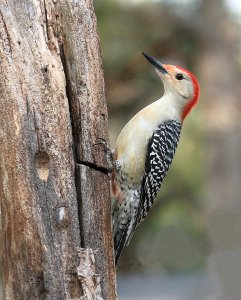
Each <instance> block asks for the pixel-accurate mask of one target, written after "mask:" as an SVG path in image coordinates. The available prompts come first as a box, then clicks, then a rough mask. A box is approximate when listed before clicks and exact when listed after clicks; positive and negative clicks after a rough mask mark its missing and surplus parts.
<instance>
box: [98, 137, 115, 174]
mask: <svg viewBox="0 0 241 300" xmlns="http://www.w3.org/2000/svg"><path fill="white" fill-rule="evenodd" d="M97 140H98V142H97V143H95V144H94V146H96V145H102V146H103V147H104V151H105V153H106V160H107V163H108V165H109V166H110V168H109V169H110V171H112V170H113V169H114V151H113V150H112V149H111V148H110V146H109V145H108V144H107V142H106V140H105V139H103V138H98V139H97Z"/></svg>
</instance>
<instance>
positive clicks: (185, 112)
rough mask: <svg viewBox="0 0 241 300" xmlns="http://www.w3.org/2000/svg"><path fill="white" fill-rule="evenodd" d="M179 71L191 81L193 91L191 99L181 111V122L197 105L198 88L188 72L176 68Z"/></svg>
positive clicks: (193, 77)
mask: <svg viewBox="0 0 241 300" xmlns="http://www.w3.org/2000/svg"><path fill="white" fill-rule="evenodd" d="M178 68H179V69H180V70H182V71H184V72H186V73H187V74H188V75H189V76H190V77H191V79H192V83H193V89H194V96H193V98H192V99H191V100H190V101H189V102H188V103H187V104H186V105H185V107H184V109H183V111H182V121H183V120H184V119H185V118H186V116H187V115H188V114H189V112H190V110H191V109H192V108H193V107H194V106H195V105H196V104H197V102H198V97H199V93H200V87H199V83H198V81H197V78H196V77H195V76H194V75H193V74H192V73H191V72H190V71H188V70H186V69H184V68H182V67H178Z"/></svg>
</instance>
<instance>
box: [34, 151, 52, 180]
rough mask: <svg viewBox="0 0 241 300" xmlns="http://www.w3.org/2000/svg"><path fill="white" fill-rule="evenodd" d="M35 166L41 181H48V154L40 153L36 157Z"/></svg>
mask: <svg viewBox="0 0 241 300" xmlns="http://www.w3.org/2000/svg"><path fill="white" fill-rule="evenodd" d="M35 165H36V169H37V173H38V176H39V178H40V179H41V180H43V181H47V179H48V176H49V155H48V153H46V152H38V153H37V154H36V155H35Z"/></svg>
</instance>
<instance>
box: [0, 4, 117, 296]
mask: <svg viewBox="0 0 241 300" xmlns="http://www.w3.org/2000/svg"><path fill="white" fill-rule="evenodd" d="M0 74H1V75H0V76H1V80H0V101H1V109H0V201H1V202H0V203H1V215H2V235H3V271H4V273H3V276H4V290H5V291H4V293H5V299H80V297H83V295H85V293H84V291H85V288H84V287H83V278H82V280H80V277H79V275H78V273H79V271H80V270H81V267H82V266H84V260H83V259H82V260H81V257H82V258H83V255H81V254H80V253H81V251H84V250H83V249H82V250H81V249H80V247H82V248H90V251H92V252H91V253H93V254H92V255H94V257H95V259H91V260H90V261H91V262H92V263H93V264H95V265H93V270H95V272H96V273H97V274H96V278H97V277H98V278H100V286H98V288H97V289H96V290H98V295H101V297H102V298H103V299H115V298H116V296H115V272H114V262H113V253H112V235H111V226H110V213H109V211H110V207H109V206H110V201H109V199H108V190H109V184H108V175H107V167H108V166H107V162H106V160H105V155H104V152H103V149H102V148H101V147H100V146H98V145H95V144H96V142H97V140H98V138H99V137H101V138H104V139H106V140H107V141H108V134H107V109H106V104H105V94H104V81H103V71H102V65H101V57H100V51H99V41H98V35H97V31H96V18H95V14H94V9H93V5H92V1H91V0H79V1H74V0H73V1H68V0H60V1H56V0H52V1H50V0H40V1H27V0H15V1H14V0H9V1H2V2H1V3H0ZM91 257H92V256H91ZM77 270H78V272H77ZM80 273H81V272H80ZM83 274H84V273H83ZM96 282H97V283H96V284H98V281H96ZM92 290H93V291H95V289H92ZM91 297H92V298H91ZM98 297H99V296H97V294H96V295H95V292H93V293H92V295H91V296H88V297H87V296H86V295H85V296H84V299H99V298H98Z"/></svg>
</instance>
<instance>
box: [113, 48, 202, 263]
mask: <svg viewBox="0 0 241 300" xmlns="http://www.w3.org/2000/svg"><path fill="white" fill-rule="evenodd" d="M143 55H144V56H145V57H146V58H147V59H148V60H149V62H150V63H151V64H152V65H154V67H155V68H156V71H157V73H158V75H159V77H160V78H161V80H162V82H163V85H164V95H163V96H162V98H161V99H159V100H157V101H155V102H153V103H152V104H150V105H148V106H147V107H145V108H143V109H142V110H141V111H139V112H138V113H137V114H136V115H135V116H134V117H133V118H132V119H131V120H130V121H129V122H128V123H127V124H126V125H125V127H124V128H123V130H122V131H121V133H120V135H119V137H118V140H117V143H116V147H115V150H114V169H113V171H112V175H111V191H112V198H113V200H112V201H113V203H112V218H113V234H114V247H115V258H116V263H117V261H118V259H119V256H120V253H121V251H122V249H123V247H124V246H126V245H127V244H128V243H129V241H130V239H131V237H132V235H133V233H134V231H135V229H136V226H137V225H138V224H139V223H140V222H141V221H142V220H143V219H144V218H145V217H146V215H147V213H148V211H149V210H150V208H151V207H152V205H153V202H154V200H155V198H156V196H157V193H158V191H159V190H160V188H161V184H162V181H163V178H164V177H165V175H166V173H167V171H168V169H169V167H170V164H171V162H172V159H173V156H174V154H175V150H176V147H177V144H178V141H179V137H180V133H181V128H182V123H183V121H184V119H185V117H186V116H187V115H188V113H189V112H190V110H191V109H192V107H193V106H194V105H195V104H196V103H197V101H198V96H199V85H198V81H197V79H196V78H195V76H194V75H193V74H192V73H191V72H189V71H187V70H185V69H183V68H181V67H176V66H172V65H164V64H161V63H160V62H159V61H158V60H157V59H155V58H154V57H152V56H150V55H147V54H145V53H143Z"/></svg>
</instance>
